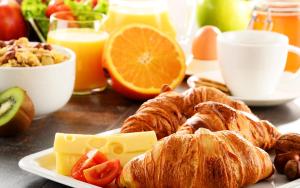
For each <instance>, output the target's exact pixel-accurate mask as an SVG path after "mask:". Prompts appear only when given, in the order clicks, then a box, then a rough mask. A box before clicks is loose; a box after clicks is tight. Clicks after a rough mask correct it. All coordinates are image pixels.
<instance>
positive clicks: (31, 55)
mask: <svg viewBox="0 0 300 188" xmlns="http://www.w3.org/2000/svg"><path fill="white" fill-rule="evenodd" d="M66 59H68V57H67V56H65V55H64V54H62V53H59V52H57V51H55V50H53V49H52V46H51V45H49V44H42V43H36V44H32V43H30V42H29V41H28V39H27V38H20V39H18V40H11V41H0V67H35V66H44V65H52V64H56V63H61V62H63V61H65V60H66Z"/></svg>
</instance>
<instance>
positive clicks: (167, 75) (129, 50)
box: [103, 24, 186, 99]
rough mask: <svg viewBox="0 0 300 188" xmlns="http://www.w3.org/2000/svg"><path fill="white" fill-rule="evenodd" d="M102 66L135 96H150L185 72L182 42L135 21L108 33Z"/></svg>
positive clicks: (115, 83)
mask: <svg viewBox="0 0 300 188" xmlns="http://www.w3.org/2000/svg"><path fill="white" fill-rule="evenodd" d="M104 57H105V62H104V65H103V67H104V68H105V69H107V71H108V72H109V74H110V76H111V79H112V87H113V88H114V89H115V90H116V91H117V92H119V93H122V94H123V95H125V96H127V97H129V98H132V99H148V98H151V97H154V96H156V95H158V94H159V93H160V90H161V88H162V86H163V85H166V84H167V85H169V86H170V87H171V88H172V89H174V88H175V87H176V86H178V85H179V84H180V83H181V81H182V80H183V78H184V75H185V69H186V65H185V57H184V53H183V51H182V49H181V48H180V46H179V44H178V43H177V42H176V41H175V40H174V39H173V38H171V37H169V36H168V35H166V34H164V33H162V32H161V31H159V30H157V29H155V28H154V27H151V26H147V25H143V24H133V25H128V26H125V27H123V28H120V29H119V30H117V31H115V32H114V33H113V34H111V36H110V37H109V39H108V41H107V44H106V47H105V52H104Z"/></svg>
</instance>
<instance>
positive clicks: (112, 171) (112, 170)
mask: <svg viewBox="0 0 300 188" xmlns="http://www.w3.org/2000/svg"><path fill="white" fill-rule="evenodd" d="M120 172H121V164H120V161H119V160H110V161H106V162H104V163H101V164H98V165H96V166H93V167H91V168H88V169H85V170H83V174H84V177H85V179H86V181H87V182H88V183H90V184H93V185H97V186H106V185H108V184H110V183H111V182H112V181H113V180H114V179H116V178H117V177H118V176H119V175H120Z"/></svg>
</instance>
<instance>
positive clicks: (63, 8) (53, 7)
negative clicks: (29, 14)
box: [46, 2, 71, 18]
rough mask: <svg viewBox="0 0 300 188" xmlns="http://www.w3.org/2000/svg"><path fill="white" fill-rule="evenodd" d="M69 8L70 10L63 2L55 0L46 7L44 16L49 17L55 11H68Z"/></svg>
mask: <svg viewBox="0 0 300 188" xmlns="http://www.w3.org/2000/svg"><path fill="white" fill-rule="evenodd" d="M70 10H71V9H70V7H69V6H67V5H65V4H64V3H63V2H57V3H54V4H52V5H49V6H48V7H47V9H46V16H47V17H48V18H49V17H50V16H51V14H53V13H55V12H61V11H70Z"/></svg>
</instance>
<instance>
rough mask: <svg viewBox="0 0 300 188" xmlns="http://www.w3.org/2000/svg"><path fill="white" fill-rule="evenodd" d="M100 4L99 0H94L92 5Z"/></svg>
mask: <svg viewBox="0 0 300 188" xmlns="http://www.w3.org/2000/svg"><path fill="white" fill-rule="evenodd" d="M97 4H98V0H92V7H93V8H95V6H96V5H97Z"/></svg>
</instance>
